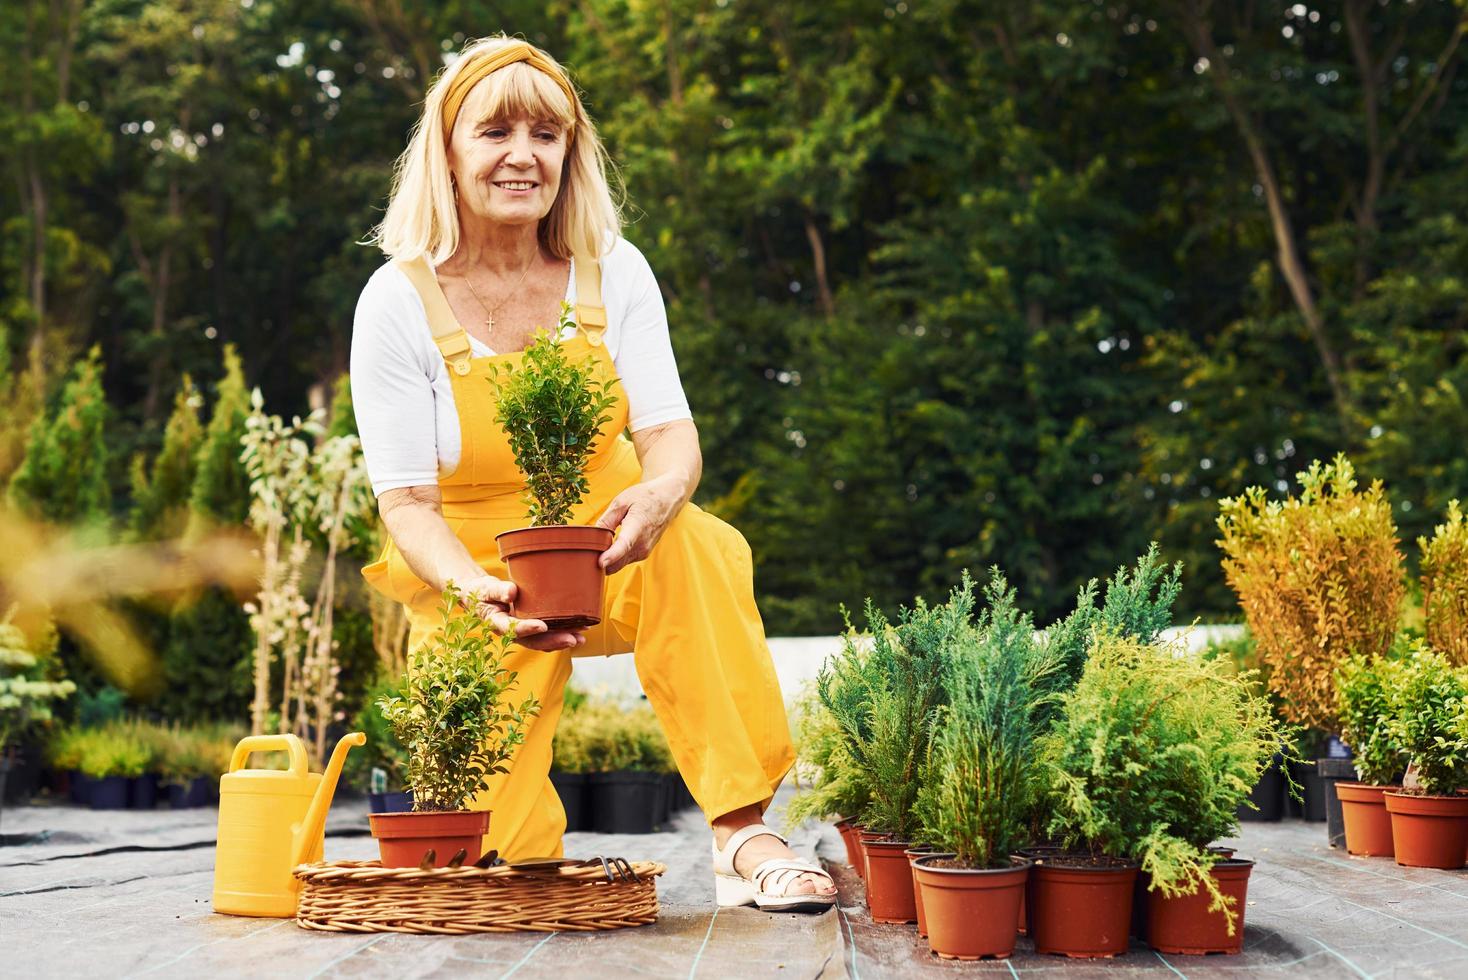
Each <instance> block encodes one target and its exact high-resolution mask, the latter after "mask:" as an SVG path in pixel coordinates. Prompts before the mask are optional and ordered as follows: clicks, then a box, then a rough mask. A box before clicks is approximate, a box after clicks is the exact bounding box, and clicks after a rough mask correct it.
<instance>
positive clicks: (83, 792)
mask: <svg viewBox="0 0 1468 980" xmlns="http://www.w3.org/2000/svg"><path fill="white" fill-rule="evenodd" d="M71 802H73V803H75V804H77V805H78V806H88V805H90V804H91V802H92V778H91V777H90V776H88V775H86V774H85V773H83V772H82V771H81V770H80V769H73V770H72V771H71Z"/></svg>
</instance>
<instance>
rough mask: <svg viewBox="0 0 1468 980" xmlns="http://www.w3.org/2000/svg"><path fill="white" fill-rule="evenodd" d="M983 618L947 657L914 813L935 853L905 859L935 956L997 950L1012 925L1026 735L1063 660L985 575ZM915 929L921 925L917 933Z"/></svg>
mask: <svg viewBox="0 0 1468 980" xmlns="http://www.w3.org/2000/svg"><path fill="white" fill-rule="evenodd" d="M987 595H988V598H989V610H988V614H987V615H986V616H985V617H984V620H983V624H982V626H981V627H980V628H979V629H973V628H966V629H964V630H963V632H962V634H961V639H960V642H959V643H957V644H956V645H955V655H954V656H952V657H951V658H948V659H947V661H946V663H945V667H946V684H945V686H946V688H947V692H948V699H949V700H948V703H947V704H945V705H942V706H940V708H939V709H938V713H937V718H936V722H935V726H934V732H933V736H932V743H931V746H930V749H929V752H928V757H927V760H926V762H925V764H924V766H923V771H922V778H921V780H920V782H921V787H922V788H921V790H920V791H919V796H918V802H917V812H918V814H919V816H920V819H921V823H922V835H923V837H924V839H925V840H927V841H930V842H932V844H933V846H934V848H935V851H936V853H932V854H927V855H924V856H918V857H916V858H914V860H913V868H914V873H915V875H916V878H917V883H918V886H919V892H920V895H921V908H922V912H923V916H922V925H925V926H926V933H927V936H928V944H929V945H930V946H931V947H932V949H933V952H935V953H937V954H938V955H939V956H940V957H943V958H945V959H959V960H974V959H980V958H983V957H991V956H992V957H1008V956H1009V955H1010V954H1011V953H1013V952H1014V944H1015V938H1016V936H1017V935H1018V932H1019V913H1020V903H1021V901H1022V900H1023V898H1024V889H1025V883H1026V880H1027V878H1028V876H1029V871H1030V867H1029V863H1028V862H1027V861H1018V862H1016V861H1013V860H1011V858H1010V855H1011V854H1012V853H1014V852H1015V851H1016V850H1018V849H1019V847H1020V845H1022V844H1024V843H1025V838H1026V835H1027V833H1028V831H1029V825H1030V818H1031V813H1032V811H1033V808H1034V805H1035V801H1036V798H1037V794H1038V791H1039V781H1038V769H1037V767H1036V765H1035V761H1034V751H1035V739H1036V738H1037V736H1038V735H1039V734H1040V732H1041V730H1042V709H1043V707H1044V706H1045V705H1046V704H1047V703H1048V702H1049V701H1050V699H1051V697H1052V696H1053V695H1052V694H1051V693H1050V691H1051V690H1052V689H1053V685H1054V679H1055V677H1056V675H1057V674H1058V673H1059V671H1060V670H1061V668H1062V667H1063V664H1062V662H1061V660H1060V659H1059V658H1058V657H1057V656H1056V652H1057V651H1055V650H1054V649H1050V648H1047V647H1044V646H1042V645H1041V644H1040V643H1038V642H1037V641H1036V638H1035V631H1034V627H1033V624H1032V623H1031V622H1030V619H1029V617H1028V616H1026V615H1024V614H1022V613H1020V612H1019V610H1018V609H1016V608H1015V605H1014V593H1013V592H1012V591H1010V590H1008V589H1007V588H1006V587H1005V585H1004V582H1003V580H1002V579H1000V578H998V577H997V576H996V578H995V579H994V581H993V582H992V583H991V585H990V586H989V588H988V590H987ZM919 931H923V930H922V928H921V926H920V930H919Z"/></svg>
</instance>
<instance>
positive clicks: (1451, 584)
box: [1417, 500, 1468, 664]
mask: <svg viewBox="0 0 1468 980" xmlns="http://www.w3.org/2000/svg"><path fill="white" fill-rule="evenodd" d="M1417 547H1418V548H1419V549H1421V551H1422V607H1423V611H1424V612H1425V613H1426V616H1427V645H1428V646H1430V647H1432V648H1433V649H1434V650H1437V651H1438V652H1439V653H1443V654H1446V655H1447V657H1448V659H1450V660H1452V661H1453V663H1455V664H1468V523H1464V521H1463V512H1462V510H1460V509H1459V507H1458V502H1457V501H1456V500H1450V501H1448V517H1447V520H1446V521H1444V522H1443V523H1441V524H1439V525H1438V526H1437V527H1436V528H1434V529H1433V532H1432V537H1431V538H1430V539H1429V538H1426V537H1420V538H1418V539H1417Z"/></svg>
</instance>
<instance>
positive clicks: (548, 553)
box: [495, 524, 612, 630]
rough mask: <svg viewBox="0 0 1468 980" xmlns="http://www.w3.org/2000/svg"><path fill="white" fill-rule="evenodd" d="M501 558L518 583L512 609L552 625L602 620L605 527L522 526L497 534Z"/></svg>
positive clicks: (608, 540)
mask: <svg viewBox="0 0 1468 980" xmlns="http://www.w3.org/2000/svg"><path fill="white" fill-rule="evenodd" d="M495 542H496V543H497V544H498V545H499V552H500V558H501V560H503V561H504V563H505V566H506V568H507V569H508V570H509V574H510V580H511V581H512V582H514V583H515V587H516V597H515V602H514V604H513V606H512V607H511V610H510V614H511V615H512V616H514V617H515V618H517V619H539V620H543V621H544V622H545V625H546V626H547V627H549V628H550V629H553V630H579V629H586V628H588V627H591V626H595V625H597V624H598V623H600V622H601V608H602V599H603V598H604V595H605V593H606V584H607V577H606V573H605V572H603V571H602V568H601V565H600V564H599V562H598V559H600V558H601V553H602V552H603V551H606V550H607V549H608V548H610V547H611V546H612V532H611V531H610V530H608V529H607V528H604V527H584V526H579V525H566V524H557V525H551V526H548V527H522V528H517V529H515V530H513V531H502V532H501V533H499V534H497V535H495Z"/></svg>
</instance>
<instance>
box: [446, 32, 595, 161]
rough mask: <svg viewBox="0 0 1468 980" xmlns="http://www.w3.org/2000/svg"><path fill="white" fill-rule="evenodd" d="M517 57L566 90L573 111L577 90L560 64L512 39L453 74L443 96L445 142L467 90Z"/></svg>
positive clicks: (513, 61)
mask: <svg viewBox="0 0 1468 980" xmlns="http://www.w3.org/2000/svg"><path fill="white" fill-rule="evenodd" d="M517 61H523V62H525V63H527V64H528V65H530V67H532V68H536V69H539V70H540V71H542V72H544V73H545V74H547V75H549V76H550V78H551V81H553V82H555V83H556V84H557V85H559V86H560V87H561V91H562V92H565V93H566V101H567V102H569V103H571V112H572V113H573V115H574V113H575V112H576V90H575V89H573V88H571V83H570V82H569V81H567V80H566V75H565V73H564V72H562V71H561V69H560V66H559V65H557V64H556V63H555V62H554V61H551V60H550V59H549V58H547V57H546V56H545V55H544V54H542V53H541V52H540V49H539V48H536V47H534V46H533V45H530V44H527V43H526V42H524V41H511V42H510V43H509V44H507V45H505V46H504V47H502V48H497V49H495V50H494V51H492V52H490V53H489V54H487V55H485V56H483V57H482V58H479V59H478V60H477V61H476V62H475V63H474V64H472V65H470V66H469V67H467V68H465V69H464V70H463V71H461V72H459V73H458V74H457V75H455V76H454V81H453V84H452V87H451V88H450V89H449V94H448V95H446V96H445V97H444V100H443V138H444V141H445V142H447V141H448V139H449V137H450V136H452V135H453V132H454V121H455V120H456V119H458V118H459V107H460V106H462V105H463V104H464V99H465V98H466V97H467V96H468V95H469V90H470V89H472V88H473V87H474V86H475V85H476V84H477V83H478V82H479V81H480V80H481V79H483V78H484V77H485V76H486V75H489V74H490V73H492V72H496V71H499V70H500V69H501V68H503V67H505V66H506V65H513V64H515V63H516V62H517Z"/></svg>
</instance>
